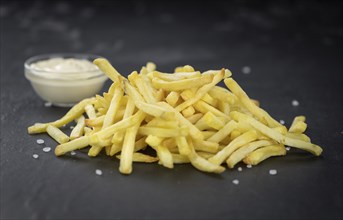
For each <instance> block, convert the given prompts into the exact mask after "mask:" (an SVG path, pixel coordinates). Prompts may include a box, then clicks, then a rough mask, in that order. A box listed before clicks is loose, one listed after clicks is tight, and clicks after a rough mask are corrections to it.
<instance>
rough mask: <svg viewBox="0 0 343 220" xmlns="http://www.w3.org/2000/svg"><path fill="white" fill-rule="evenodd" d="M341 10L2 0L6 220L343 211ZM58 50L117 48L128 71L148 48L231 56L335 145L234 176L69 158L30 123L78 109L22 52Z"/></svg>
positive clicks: (256, 86) (254, 87)
mask: <svg viewBox="0 0 343 220" xmlns="http://www.w3.org/2000/svg"><path fill="white" fill-rule="evenodd" d="M342 12H343V10H342V3H340V2H339V1H251V2H250V1H229V2H225V1H208V2H206V3H205V2H204V1H201V3H200V1H175V2H172V1H170V2H162V1H144V2H142V1H137V2H120V1H113V2H112V1H70V2H67V1H50V2H49V3H47V2H43V1H1V7H0V17H1V65H0V68H1V148H0V149H1V154H0V156H1V195H0V196H1V197H0V198H1V203H0V205H1V210H0V216H1V219H58V218H65V219H111V218H112V219H113V218H122V219H133V218H134V219H162V218H163V219H175V218H186V219H195V218H197V219H201V218H203V219H220V218H225V219H342V217H343V216H342V208H343V205H342V203H343V190H342V187H343V178H342V173H343V172H342V171H343V169H342V164H343V163H342V159H343V149H342V147H343V146H342V139H343V133H342V132H343V123H342V122H343V120H342V117H343V114H342V112H343V97H342V94H343V93H342V83H343V80H342V74H343V71H342V70H343V68H342V67H343V65H342V60H343V59H342V58H343V55H342V51H343V50H342V49H343V47H342V38H343V25H342V20H343V18H342ZM57 52H79V53H94V54H98V55H101V56H104V57H106V58H108V59H109V60H110V61H111V62H112V64H113V65H114V66H115V67H116V68H117V69H118V70H119V71H120V72H121V73H122V74H124V75H127V74H129V73H130V72H131V71H133V70H138V69H140V67H141V66H142V65H144V64H145V63H146V62H147V61H153V62H155V63H156V64H157V65H158V68H159V69H161V70H163V71H172V70H173V68H174V67H175V66H179V65H185V64H190V65H193V66H194V67H195V68H196V69H199V70H201V71H204V70H207V69H219V68H221V67H227V68H229V69H231V70H232V72H233V77H234V78H235V79H236V80H237V81H238V82H239V83H240V85H241V86H242V87H243V88H244V89H245V90H246V91H247V93H248V94H249V95H250V96H251V97H252V98H255V99H258V100H259V101H260V102H261V104H262V106H263V108H264V109H266V110H267V111H268V112H270V114H271V115H272V116H274V117H275V118H276V119H277V120H280V119H283V120H285V121H286V125H287V126H289V125H290V123H291V121H292V119H293V117H294V116H297V115H300V114H304V115H306V116H307V122H308V126H309V128H308V130H307V132H306V133H307V134H308V135H309V136H310V137H311V138H312V141H313V142H314V143H316V144H319V145H321V146H322V147H323V149H324V152H323V155H322V156H321V157H318V158H317V157H313V156H312V155H310V154H309V153H307V152H303V151H297V150H291V151H290V152H289V154H288V155H287V156H285V157H279V158H271V159H269V160H267V161H265V162H263V163H261V164H260V165H259V166H257V167H253V168H252V169H247V168H245V166H244V165H243V164H239V166H242V167H243V171H242V172H238V171H237V169H234V170H227V171H225V172H224V173H223V174H221V175H211V174H205V173H201V172H199V171H197V170H195V169H194V168H193V167H191V166H190V165H176V166H175V168H174V169H172V170H169V169H166V168H163V167H162V166H159V165H157V164H134V167H133V168H134V171H133V174H132V175H130V176H124V175H121V174H120V173H119V172H118V166H119V163H118V160H117V159H115V158H109V157H107V156H105V155H101V156H99V157H97V158H88V156H87V154H86V153H87V151H86V150H84V151H78V152H77V154H76V155H75V156H71V155H67V156H64V157H60V158H56V157H55V156H54V154H53V151H51V152H49V153H44V152H43V151H42V147H43V146H40V145H38V144H36V139H38V138H42V139H44V140H45V145H46V146H50V147H52V148H54V147H55V146H56V143H55V142H54V141H53V140H51V139H50V138H49V137H48V136H47V135H46V134H41V135H36V136H30V135H28V134H27V131H26V128H27V127H28V126H29V125H31V124H33V123H34V122H38V121H39V122H47V121H51V120H55V119H57V118H59V117H61V116H62V115H63V114H64V113H65V112H66V111H67V109H65V108H57V107H50V108H47V107H44V102H43V101H41V100H40V99H39V98H38V97H37V95H36V94H35V93H34V91H33V89H32V87H31V86H30V83H29V82H28V81H27V80H26V79H25V77H24V72H23V63H24V61H25V59H27V58H29V57H30V56H33V55H37V54H41V53H57ZM244 66H249V67H250V68H251V73H250V74H243V73H242V68H243V67H244ZM109 83H110V82H107V84H106V87H104V89H106V88H107V87H108V85H109ZM293 99H296V100H298V101H299V103H300V105H299V106H298V107H294V106H292V105H291V102H292V100H293ZM66 131H68V127H67V128H66ZM34 153H37V154H39V156H40V157H39V159H37V160H35V159H33V158H32V155H33V154H34ZM96 169H101V170H102V171H103V175H102V176H97V175H95V170H96ZM269 169H277V170H278V175H276V176H270V175H269V174H268V171H269ZM234 179H238V180H239V181H240V184H239V185H234V184H232V180H234Z"/></svg>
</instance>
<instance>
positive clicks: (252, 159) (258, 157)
mask: <svg viewBox="0 0 343 220" xmlns="http://www.w3.org/2000/svg"><path fill="white" fill-rule="evenodd" d="M283 155H286V149H285V146H284V145H283V144H277V145H270V146H267V147H262V148H259V149H257V150H255V151H253V152H251V153H249V154H248V156H246V157H245V158H244V160H243V161H244V163H246V164H251V165H257V164H259V163H261V162H262V161H264V160H265V159H267V158H269V157H273V156H283Z"/></svg>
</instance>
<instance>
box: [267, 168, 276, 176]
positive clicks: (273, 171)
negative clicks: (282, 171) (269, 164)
mask: <svg viewBox="0 0 343 220" xmlns="http://www.w3.org/2000/svg"><path fill="white" fill-rule="evenodd" d="M269 174H270V175H276V174H277V170H274V169H273V170H269Z"/></svg>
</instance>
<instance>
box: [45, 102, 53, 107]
mask: <svg viewBox="0 0 343 220" xmlns="http://www.w3.org/2000/svg"><path fill="white" fill-rule="evenodd" d="M44 106H45V107H51V106H52V103H51V102H45V103H44Z"/></svg>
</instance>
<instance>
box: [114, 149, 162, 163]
mask: <svg viewBox="0 0 343 220" xmlns="http://www.w3.org/2000/svg"><path fill="white" fill-rule="evenodd" d="M116 157H117V158H118V159H121V155H117V156H116ZM157 161H158V158H157V157H152V156H150V155H147V154H142V153H138V152H135V153H133V154H132V162H142V163H154V162H157Z"/></svg>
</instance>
